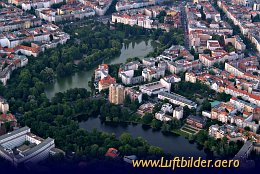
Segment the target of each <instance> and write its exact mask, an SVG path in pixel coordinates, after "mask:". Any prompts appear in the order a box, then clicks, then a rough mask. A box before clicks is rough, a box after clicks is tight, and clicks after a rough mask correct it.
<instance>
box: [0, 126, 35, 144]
mask: <svg viewBox="0 0 260 174" xmlns="http://www.w3.org/2000/svg"><path fill="white" fill-rule="evenodd" d="M26 130H30V128H29V127H28V126H25V127H22V128H20V129H17V130H15V131H12V132H8V133H7V134H4V135H2V136H0V141H1V140H3V139H6V138H8V137H11V136H13V135H15V134H19V133H21V132H23V131H26Z"/></svg>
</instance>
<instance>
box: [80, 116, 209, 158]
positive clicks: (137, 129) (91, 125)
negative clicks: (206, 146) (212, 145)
mask: <svg viewBox="0 0 260 174" xmlns="http://www.w3.org/2000/svg"><path fill="white" fill-rule="evenodd" d="M79 126H80V128H83V129H85V130H87V131H92V130H93V129H97V130H98V131H102V132H107V133H115V135H116V136H117V137H119V136H120V135H121V134H122V133H124V132H127V133H129V134H131V135H132V136H133V137H134V138H136V137H142V138H144V139H145V140H147V142H148V143H149V144H151V145H154V146H158V147H160V148H162V149H163V150H164V152H166V153H170V154H172V155H174V156H184V157H190V156H193V157H204V158H205V157H206V156H207V155H206V153H205V152H204V150H199V149H198V148H197V145H196V144H195V143H194V144H191V143H190V142H189V141H188V139H185V138H184V137H183V136H179V135H173V134H170V135H164V134H162V132H160V131H155V130H153V129H151V128H145V127H144V126H142V125H141V124H136V125H133V124H129V125H125V124H120V125H118V124H117V125H111V124H106V123H102V122H101V121H100V119H99V118H93V117H91V118H89V119H88V120H87V121H84V122H81V123H79Z"/></svg>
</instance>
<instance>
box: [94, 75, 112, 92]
mask: <svg viewBox="0 0 260 174" xmlns="http://www.w3.org/2000/svg"><path fill="white" fill-rule="evenodd" d="M115 83H116V79H115V78H113V77H111V76H110V75H108V76H107V77H104V78H103V79H102V80H100V81H99V82H98V90H99V92H100V91H102V90H104V89H108V88H109V86H110V85H111V84H115Z"/></svg>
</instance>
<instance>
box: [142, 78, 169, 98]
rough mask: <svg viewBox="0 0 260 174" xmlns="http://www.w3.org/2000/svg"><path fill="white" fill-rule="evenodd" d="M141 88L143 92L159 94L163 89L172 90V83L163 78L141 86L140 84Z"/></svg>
mask: <svg viewBox="0 0 260 174" xmlns="http://www.w3.org/2000/svg"><path fill="white" fill-rule="evenodd" d="M139 89H140V91H141V92H142V93H145V94H147V95H149V96H151V95H157V94H158V93H160V92H162V91H165V92H170V91H171V83H168V82H166V81H165V80H164V79H161V80H160V81H156V82H152V83H148V84H145V85H141V86H139Z"/></svg>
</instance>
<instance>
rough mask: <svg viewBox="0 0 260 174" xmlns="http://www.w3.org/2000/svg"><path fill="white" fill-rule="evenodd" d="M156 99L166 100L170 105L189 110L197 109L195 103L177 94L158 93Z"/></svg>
mask: <svg viewBox="0 0 260 174" xmlns="http://www.w3.org/2000/svg"><path fill="white" fill-rule="evenodd" d="M158 98H159V99H160V100H164V99H167V100H169V102H170V103H173V104H176V105H180V106H182V107H184V106H188V108H190V109H195V108H197V104H196V103H195V102H193V101H191V100H188V99H187V98H186V97H183V96H181V95H179V94H175V93H169V92H160V93H159V94H158Z"/></svg>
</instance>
